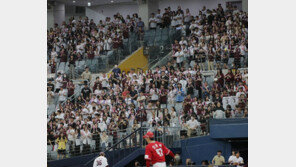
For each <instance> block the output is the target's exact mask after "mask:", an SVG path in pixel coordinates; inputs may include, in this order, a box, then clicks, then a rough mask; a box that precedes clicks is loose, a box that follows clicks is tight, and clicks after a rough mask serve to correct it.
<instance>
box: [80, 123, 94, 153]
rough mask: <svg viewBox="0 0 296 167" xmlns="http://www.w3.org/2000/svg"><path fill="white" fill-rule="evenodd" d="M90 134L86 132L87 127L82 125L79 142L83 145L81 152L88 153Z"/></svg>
mask: <svg viewBox="0 0 296 167" xmlns="http://www.w3.org/2000/svg"><path fill="white" fill-rule="evenodd" d="M91 139H92V134H91V132H90V131H89V130H88V127H87V125H84V128H83V130H81V140H82V143H83V152H84V153H88V152H89V151H90V144H91Z"/></svg>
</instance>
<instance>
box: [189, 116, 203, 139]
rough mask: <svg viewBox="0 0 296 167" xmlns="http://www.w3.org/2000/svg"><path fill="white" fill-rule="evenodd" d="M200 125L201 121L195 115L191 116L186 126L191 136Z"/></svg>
mask: <svg viewBox="0 0 296 167" xmlns="http://www.w3.org/2000/svg"><path fill="white" fill-rule="evenodd" d="M198 126H200V123H199V122H198V121H197V120H196V119H195V117H194V116H191V119H190V120H189V121H187V122H186V127H187V128H188V131H187V135H188V136H189V137H190V136H191V135H192V132H194V131H196V128H197V127H198Z"/></svg>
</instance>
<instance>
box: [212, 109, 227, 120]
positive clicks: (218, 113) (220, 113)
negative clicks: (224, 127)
mask: <svg viewBox="0 0 296 167" xmlns="http://www.w3.org/2000/svg"><path fill="white" fill-rule="evenodd" d="M213 118H214V119H224V118H226V117H225V112H224V111H222V110H216V111H215V112H214V115H213Z"/></svg>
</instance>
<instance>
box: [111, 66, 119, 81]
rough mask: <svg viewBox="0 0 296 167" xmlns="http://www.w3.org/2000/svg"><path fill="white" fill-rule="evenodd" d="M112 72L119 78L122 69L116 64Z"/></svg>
mask: <svg viewBox="0 0 296 167" xmlns="http://www.w3.org/2000/svg"><path fill="white" fill-rule="evenodd" d="M112 72H113V73H114V75H115V78H118V77H119V74H120V73H121V70H120V68H118V65H117V64H115V66H114V68H113V70H112Z"/></svg>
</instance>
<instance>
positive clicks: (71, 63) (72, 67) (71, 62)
mask: <svg viewBox="0 0 296 167" xmlns="http://www.w3.org/2000/svg"><path fill="white" fill-rule="evenodd" d="M75 66H76V65H75V59H74V56H73V55H71V56H70V59H69V71H70V75H69V78H70V79H75Z"/></svg>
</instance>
